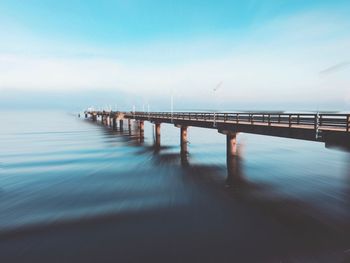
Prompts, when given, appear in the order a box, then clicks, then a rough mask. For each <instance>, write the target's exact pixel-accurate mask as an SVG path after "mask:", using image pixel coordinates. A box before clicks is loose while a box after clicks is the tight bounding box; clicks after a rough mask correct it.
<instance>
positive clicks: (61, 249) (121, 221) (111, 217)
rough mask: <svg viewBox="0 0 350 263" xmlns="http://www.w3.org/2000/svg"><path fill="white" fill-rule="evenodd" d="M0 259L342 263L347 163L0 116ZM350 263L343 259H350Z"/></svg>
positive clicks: (348, 229)
mask: <svg viewBox="0 0 350 263" xmlns="http://www.w3.org/2000/svg"><path fill="white" fill-rule="evenodd" d="M0 123H1V129H0V262H140V261H143V262H199V261H200V262H348V261H347V260H349V259H350V238H349V236H350V235H349V234H350V154H349V153H346V152H341V151H337V150H333V149H326V148H325V147H324V145H323V144H322V143H315V142H307V141H299V140H289V139H283V138H275V137H268V136H258V135H249V134H239V137H238V139H239V152H240V155H241V160H240V162H239V166H240V169H239V171H240V173H241V176H242V177H243V178H244V180H245V183H244V185H242V186H239V187H231V188H228V187H226V185H225V180H226V164H225V161H226V157H225V136H224V135H221V134H219V133H217V131H215V130H207V129H200V128H192V127H190V128H189V130H188V134H189V142H190V143H189V151H190V154H189V156H188V159H187V160H186V161H185V162H184V160H182V161H181V158H180V155H179V150H180V149H179V129H178V128H175V127H174V126H172V125H168V124H163V125H162V127H161V143H162V147H161V149H160V151H155V149H154V147H153V141H154V135H153V126H152V125H151V124H149V123H147V122H146V123H145V140H144V142H140V139H139V138H138V136H137V134H138V133H137V131H136V126H135V125H133V126H132V127H133V129H135V130H131V131H129V130H128V129H127V125H125V127H124V130H123V131H119V130H118V131H112V130H111V129H109V128H107V127H104V126H102V125H101V124H100V123H99V122H98V123H92V122H91V121H88V120H84V119H79V118H77V116H75V115H72V114H67V113H59V112H8V113H6V112H5V113H3V114H1V115H0ZM349 262H350V261H349Z"/></svg>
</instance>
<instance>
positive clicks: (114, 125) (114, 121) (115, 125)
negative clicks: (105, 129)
mask: <svg viewBox="0 0 350 263" xmlns="http://www.w3.org/2000/svg"><path fill="white" fill-rule="evenodd" d="M116 128H117V119H116V118H115V117H113V130H115V129H116Z"/></svg>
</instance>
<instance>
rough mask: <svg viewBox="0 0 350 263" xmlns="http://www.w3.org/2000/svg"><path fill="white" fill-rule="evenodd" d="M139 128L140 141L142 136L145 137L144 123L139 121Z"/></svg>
mask: <svg viewBox="0 0 350 263" xmlns="http://www.w3.org/2000/svg"><path fill="white" fill-rule="evenodd" d="M139 128H140V139H141V141H142V140H143V138H144V136H145V123H144V121H140V123H139Z"/></svg>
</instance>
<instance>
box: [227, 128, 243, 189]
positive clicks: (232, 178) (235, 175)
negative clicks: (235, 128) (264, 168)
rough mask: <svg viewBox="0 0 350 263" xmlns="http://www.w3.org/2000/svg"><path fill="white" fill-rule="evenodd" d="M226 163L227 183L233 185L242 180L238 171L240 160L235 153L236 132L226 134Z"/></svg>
mask: <svg viewBox="0 0 350 263" xmlns="http://www.w3.org/2000/svg"><path fill="white" fill-rule="evenodd" d="M226 163H227V184H228V185H234V184H238V183H241V182H242V177H241V173H240V160H239V155H238V153H237V133H234V132H229V133H227V134H226Z"/></svg>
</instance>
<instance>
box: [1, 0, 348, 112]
mask: <svg viewBox="0 0 350 263" xmlns="http://www.w3.org/2000/svg"><path fill="white" fill-rule="evenodd" d="M50 3H51V4H49V3H48V1H44V0H42V1H40V0H36V1H35V0H28V1H24V0H22V1H19V0H11V1H7V0H2V1H1V2H0V92H1V94H0V103H1V104H2V106H4V105H5V106H6V107H8V106H10V105H16V104H21V105H27V106H30V105H37V104H40V103H42V101H43V100H44V101H45V106H47V105H50V101H52V103H53V104H54V105H56V104H57V101H55V100H57V98H58V97H57V94H60V95H59V99H60V100H66V101H67V104H65V103H61V104H60V106H61V107H71V106H72V105H75V104H76V106H77V107H85V106H90V105H94V106H96V107H97V106H105V105H115V104H118V105H121V107H126V108H130V107H131V106H132V105H133V104H135V105H136V106H137V107H138V108H139V109H141V108H142V104H147V103H149V104H151V107H152V108H153V109H164V110H167V107H168V105H169V101H170V100H169V97H170V95H171V94H173V96H174V100H175V102H176V105H175V106H176V107H177V108H178V109H181V108H186V109H190V108H201V109H206V108H210V109H214V108H220V109H239V108H244V109H249V108H252V109H254V110H256V109H278V110H280V109H306V108H308V109H315V110H316V109H321V110H322V109H332V110H342V111H350V17H349V15H348V14H349V11H350V2H349V1H326V0H324V1H299V0H286V1H278V0H274V1H268V0H267V1H97V0H96V1H74V0H73V1H68V0H67V1H56V2H55V3H53V1H51V2H50ZM219 83H222V84H221V85H220V88H218V89H217V91H215V92H214V89H215V87H216V86H217V85H218V84H219ZM30 94H34V95H32V96H31V95H30ZM38 94H40V95H38ZM82 94H84V95H82ZM118 94H123V96H119V95H118ZM21 96H22V98H19V97H21ZM65 98H66V99H65ZM94 98H95V100H94ZM9 101H11V102H9ZM68 102H69V103H68ZM55 103H56V104H55Z"/></svg>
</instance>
